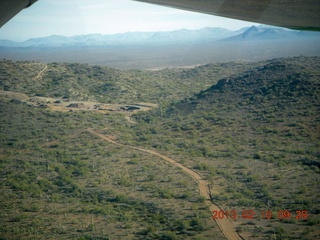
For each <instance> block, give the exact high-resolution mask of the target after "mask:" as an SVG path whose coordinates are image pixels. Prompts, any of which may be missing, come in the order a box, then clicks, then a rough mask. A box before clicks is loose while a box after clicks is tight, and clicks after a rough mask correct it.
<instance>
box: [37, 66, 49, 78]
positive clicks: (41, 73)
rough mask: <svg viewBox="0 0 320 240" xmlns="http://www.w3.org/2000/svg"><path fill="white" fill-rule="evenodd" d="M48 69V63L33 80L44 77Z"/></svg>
mask: <svg viewBox="0 0 320 240" xmlns="http://www.w3.org/2000/svg"><path fill="white" fill-rule="evenodd" d="M47 69H48V65H46V66H45V67H44V68H43V69H42V70H41V71H40V72H39V73H38V74H37V76H35V77H34V78H33V80H39V79H40V78H41V77H42V75H43V74H44V73H45V71H47Z"/></svg>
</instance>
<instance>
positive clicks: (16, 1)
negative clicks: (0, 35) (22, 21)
mask: <svg viewBox="0 0 320 240" xmlns="http://www.w3.org/2000/svg"><path fill="white" fill-rule="evenodd" d="M36 1H37V0H0V27H2V26H3V25H4V24H5V23H6V22H8V21H9V20H10V19H11V18H13V17H14V16H15V15H16V14H17V13H19V12H20V11H21V10H22V9H24V8H27V7H29V6H31V5H32V4H33V3H34V2H36Z"/></svg>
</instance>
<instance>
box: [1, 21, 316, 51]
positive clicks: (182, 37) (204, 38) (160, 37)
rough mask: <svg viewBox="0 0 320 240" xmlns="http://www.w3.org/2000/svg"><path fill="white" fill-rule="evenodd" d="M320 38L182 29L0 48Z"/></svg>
mask: <svg viewBox="0 0 320 240" xmlns="http://www.w3.org/2000/svg"><path fill="white" fill-rule="evenodd" d="M305 38H320V33H319V32H304V31H292V30H287V29H284V28H277V27H270V26H263V25H261V26H252V27H248V28H242V29H239V30H236V31H230V30H227V29H224V28H202V29H198V30H187V29H181V30H176V31H170V32H127V33H118V34H106V35H103V34H88V35H77V36H72V37H65V36H59V35H52V36H49V37H42V38H31V39H29V40H26V41H24V42H13V41H10V40H0V47H15V48H16V47H18V48H21V47H77V46H132V45H144V44H148V45H163V44H164V45H175V44H200V43H211V42H216V41H219V42H221V41H227V42H231V41H267V40H268V41H270V40H272V41H277V40H288V39H291V40H294V39H305Z"/></svg>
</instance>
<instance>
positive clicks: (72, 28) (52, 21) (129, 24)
mask: <svg viewBox="0 0 320 240" xmlns="http://www.w3.org/2000/svg"><path fill="white" fill-rule="evenodd" d="M251 25H253V23H249V22H244V21H238V20H232V19H228V18H221V17H216V16H211V15H206V14H200V13H194V12H188V11H182V10H177V9H173V8H167V7H161V6H157V5H151V4H146V3H140V2H135V1H131V0H38V2H36V3H35V4H34V5H32V6H31V7H30V8H27V9H24V10H23V11H21V12H20V13H19V14H18V15H16V16H15V17H14V18H13V19H11V20H10V21H9V22H8V23H6V24H5V25H4V26H3V27H2V28H0V39H9V40H13V41H24V40H27V39H29V38H34V37H44V36H50V35H53V34H57V35H64V36H74V35H81V34H89V33H102V34H113V33H122V32H142V31H168V30H169V31H170V30H176V29H181V28H186V29H198V28H202V27H223V28H227V29H230V30H236V29H240V28H242V27H246V26H251Z"/></svg>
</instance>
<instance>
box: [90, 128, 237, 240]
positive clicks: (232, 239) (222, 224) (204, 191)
mask: <svg viewBox="0 0 320 240" xmlns="http://www.w3.org/2000/svg"><path fill="white" fill-rule="evenodd" d="M87 131H88V132H90V133H91V134H93V135H95V136H98V137H100V138H101V139H103V140H105V141H107V142H109V143H113V144H115V145H118V146H122V147H126V148H131V149H135V150H138V151H142V152H146V153H149V154H152V155H154V156H157V157H159V158H161V159H163V160H165V161H167V162H169V163H170V164H172V165H174V166H176V167H178V168H180V169H182V170H183V171H184V172H185V173H186V174H188V175H189V176H191V177H192V178H193V179H194V180H196V181H197V182H198V184H199V192H200V196H203V197H205V198H206V201H205V203H206V204H207V205H208V206H209V205H210V211H211V212H213V211H214V210H216V211H220V210H221V208H219V207H218V206H217V205H215V204H212V202H211V200H210V199H211V198H210V190H209V187H208V186H209V183H208V181H206V180H205V179H203V177H202V176H201V175H200V174H199V173H197V172H195V171H193V170H192V169H190V168H187V167H186V166H184V165H182V164H181V163H178V162H177V161H175V160H173V159H172V158H169V157H167V156H165V155H162V154H160V153H158V152H156V151H153V150H148V149H144V148H140V147H134V146H129V145H125V144H121V143H118V142H116V141H114V140H112V139H111V138H109V137H108V136H105V135H103V134H100V133H98V132H96V131H94V130H93V129H87ZM215 221H216V222H217V224H218V226H219V228H220V230H221V232H222V233H223V234H224V236H225V237H226V238H227V239H229V240H241V238H240V236H239V235H238V234H237V233H236V231H235V229H234V226H233V224H232V222H231V221H230V220H229V219H227V218H223V219H215Z"/></svg>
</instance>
